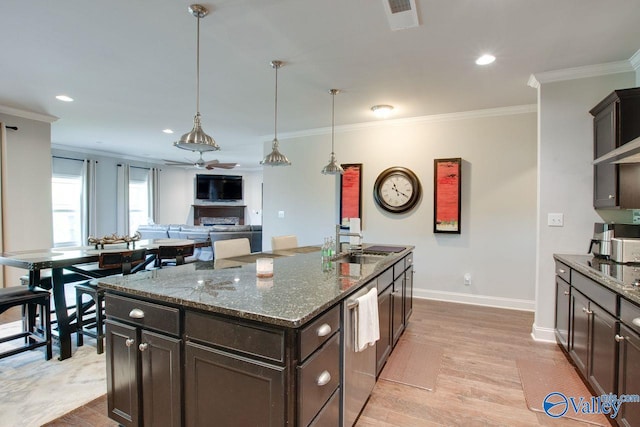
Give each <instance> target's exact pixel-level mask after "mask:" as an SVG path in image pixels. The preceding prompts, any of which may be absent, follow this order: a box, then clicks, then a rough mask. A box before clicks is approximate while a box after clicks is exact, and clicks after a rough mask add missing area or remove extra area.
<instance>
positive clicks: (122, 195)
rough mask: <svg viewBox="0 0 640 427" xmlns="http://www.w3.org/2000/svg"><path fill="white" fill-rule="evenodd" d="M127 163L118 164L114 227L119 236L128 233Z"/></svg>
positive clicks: (128, 170) (129, 170)
mask: <svg viewBox="0 0 640 427" xmlns="http://www.w3.org/2000/svg"><path fill="white" fill-rule="evenodd" d="M130 172H131V168H130V167H129V165H128V164H120V165H118V176H117V183H116V185H117V191H116V193H117V199H116V228H117V233H118V235H120V236H128V235H129V174H130Z"/></svg>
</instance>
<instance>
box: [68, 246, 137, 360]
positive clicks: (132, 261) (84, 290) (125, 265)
mask: <svg viewBox="0 0 640 427" xmlns="http://www.w3.org/2000/svg"><path fill="white" fill-rule="evenodd" d="M146 254H147V250H146V249H145V248H142V249H127V250H123V251H117V252H103V253H101V254H100V256H99V258H98V269H99V270H105V271H109V272H111V271H114V270H115V271H118V272H120V273H121V274H123V275H127V274H131V272H132V270H133V268H134V267H135V266H137V265H139V264H142V263H143V262H144V261H145V260H146ZM75 288H76V328H77V329H76V343H77V345H78V347H80V346H82V345H83V344H84V336H85V335H87V336H89V337H93V338H95V339H96V345H97V351H98V354H101V353H102V352H103V351H104V318H105V316H104V307H103V306H104V289H102V288H99V287H98V285H97V283H96V282H95V279H92V280H88V281H86V282H82V283H78V284H76V285H75ZM83 295H89V296H90V297H91V300H90V301H89V302H86V303H85V302H83V301H82V296H83ZM91 307H95V314H94V317H93V318H90V319H89V321H88V322H87V323H86V324H85V322H84V320H85V319H84V318H85V316H87V315H89V314H92V312H91V311H90V309H91ZM94 328H95V332H94V331H93V329H94Z"/></svg>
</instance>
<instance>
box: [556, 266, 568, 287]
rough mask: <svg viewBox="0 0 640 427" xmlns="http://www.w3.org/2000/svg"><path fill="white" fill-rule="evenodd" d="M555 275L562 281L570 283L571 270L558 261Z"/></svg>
mask: <svg viewBox="0 0 640 427" xmlns="http://www.w3.org/2000/svg"><path fill="white" fill-rule="evenodd" d="M556 275H558V276H559V277H562V279H563V280H564V281H565V282H567V283H571V269H570V268H569V267H568V266H566V265H565V264H563V263H561V262H560V261H556Z"/></svg>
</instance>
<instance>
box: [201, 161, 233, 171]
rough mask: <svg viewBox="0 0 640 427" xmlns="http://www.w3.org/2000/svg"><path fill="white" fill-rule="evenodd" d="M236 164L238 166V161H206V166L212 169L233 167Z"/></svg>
mask: <svg viewBox="0 0 640 427" xmlns="http://www.w3.org/2000/svg"><path fill="white" fill-rule="evenodd" d="M236 166H238V164H237V163H220V161H218V160H211V161H210V162H207V163H206V166H205V167H206V168H207V169H209V170H211V169H233V168H235V167H236Z"/></svg>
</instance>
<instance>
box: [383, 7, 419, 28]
mask: <svg viewBox="0 0 640 427" xmlns="http://www.w3.org/2000/svg"><path fill="white" fill-rule="evenodd" d="M382 4H383V5H384V11H385V13H386V15H387V20H388V21H389V26H390V27H391V29H392V30H394V31H395V30H404V29H406V28H413V27H417V26H418V25H420V23H419V22H418V13H417V11H416V1H415V0H382Z"/></svg>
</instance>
